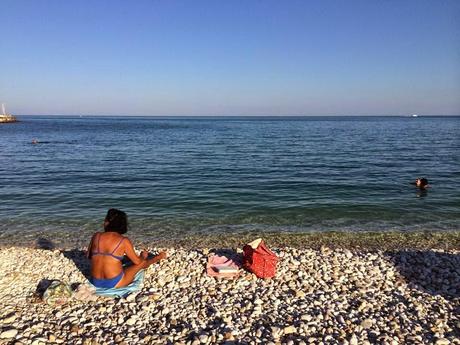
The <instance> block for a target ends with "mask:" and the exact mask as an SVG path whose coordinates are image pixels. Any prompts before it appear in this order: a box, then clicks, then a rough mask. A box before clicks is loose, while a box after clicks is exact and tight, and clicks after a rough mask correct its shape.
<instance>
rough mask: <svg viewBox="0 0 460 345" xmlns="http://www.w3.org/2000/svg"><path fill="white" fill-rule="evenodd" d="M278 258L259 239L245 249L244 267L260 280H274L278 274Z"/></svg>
mask: <svg viewBox="0 0 460 345" xmlns="http://www.w3.org/2000/svg"><path fill="white" fill-rule="evenodd" d="M277 263H278V257H277V256H276V255H275V253H273V252H272V251H271V250H270V249H268V247H267V246H266V245H265V243H264V241H263V240H262V239H261V238H259V239H257V240H255V241H253V242H251V243H248V244H246V245H245V246H244V247H243V267H244V268H245V269H247V270H248V271H250V272H252V273H254V274H255V275H256V276H257V277H259V278H272V277H274V276H275V274H276V264H277Z"/></svg>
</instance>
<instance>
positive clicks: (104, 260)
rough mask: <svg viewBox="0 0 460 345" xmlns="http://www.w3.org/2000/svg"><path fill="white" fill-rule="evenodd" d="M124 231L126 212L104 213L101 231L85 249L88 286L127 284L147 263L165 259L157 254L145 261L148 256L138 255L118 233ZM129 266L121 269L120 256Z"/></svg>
mask: <svg viewBox="0 0 460 345" xmlns="http://www.w3.org/2000/svg"><path fill="white" fill-rule="evenodd" d="M127 231H128V218H127V216H126V213H125V212H123V211H120V210H117V209H114V208H111V209H110V210H109V211H108V212H107V216H106V217H105V220H104V232H97V233H95V234H94V235H93V238H92V239H91V242H90V244H89V246H88V252H87V257H88V258H89V259H91V279H90V281H91V283H92V284H93V285H94V286H96V287H101V288H113V287H117V288H118V287H123V286H127V285H129V284H130V283H131V282H132V281H133V279H134V277H135V276H136V274H137V272H139V271H140V270H142V269H145V268H147V267H149V266H150V265H151V264H153V263H155V262H157V261H159V260H161V259H164V258H166V253H165V252H161V253H160V254H158V255H157V256H155V257H153V258H151V259H149V258H148V253H147V252H146V251H142V252H141V254H140V255H139V256H138V255H137V254H136V252H135V251H134V247H133V244H132V243H131V241H130V240H129V238H127V237H124V236H123V235H122V234H124V233H126V232H127ZM125 254H126V256H127V257H128V258H129V259H130V260H131V261H132V263H133V265H131V266H129V267H126V268H123V266H122V262H121V261H122V260H123V258H124V255H125Z"/></svg>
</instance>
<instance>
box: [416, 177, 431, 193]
mask: <svg viewBox="0 0 460 345" xmlns="http://www.w3.org/2000/svg"><path fill="white" fill-rule="evenodd" d="M412 184H413V185H415V186H416V187H417V188H418V189H420V190H425V189H427V188H429V187H430V185H429V184H428V180H427V179H426V178H424V177H418V178H417V179H416V180H415V182H412Z"/></svg>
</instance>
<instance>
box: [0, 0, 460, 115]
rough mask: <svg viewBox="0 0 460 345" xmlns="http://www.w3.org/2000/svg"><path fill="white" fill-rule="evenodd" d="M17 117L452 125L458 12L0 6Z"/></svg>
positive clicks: (4, 85) (361, 7) (38, 0)
mask: <svg viewBox="0 0 460 345" xmlns="http://www.w3.org/2000/svg"><path fill="white" fill-rule="evenodd" d="M0 23H1V30H0V50H1V53H0V101H3V102H5V103H7V105H8V109H9V110H10V112H12V113H15V114H95V115H100V114H107V115H109V114H125V115H251V114H252V115H341V114H356V115H367V114H369V115H376V114H395V115H398V114H412V113H417V114H460V1H458V0H452V1H444V0H432V1H423V0H416V1H404V0H397V1H396V0H395V1H389V0H387V1H383V0H375V1H372V0H363V1H353V0H350V1H343V0H338V1H319V0H318V1H307V0H301V1H289V0H286V1H250V0H244V1H216V0H213V1H174V0H165V1H157V0H148V1H142V0H135V1H127V0H123V1H114V0H110V1H109V0H107V1H98V0H88V1H86V0H73V1H72V0H30V1H23V0H0Z"/></svg>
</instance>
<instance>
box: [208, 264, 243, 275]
mask: <svg viewBox="0 0 460 345" xmlns="http://www.w3.org/2000/svg"><path fill="white" fill-rule="evenodd" d="M213 268H214V270H215V271H217V272H219V273H238V268H236V267H231V266H224V265H217V266H214V267H213Z"/></svg>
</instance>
